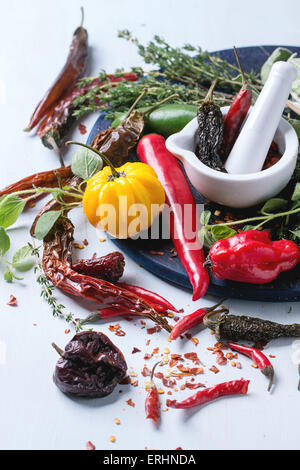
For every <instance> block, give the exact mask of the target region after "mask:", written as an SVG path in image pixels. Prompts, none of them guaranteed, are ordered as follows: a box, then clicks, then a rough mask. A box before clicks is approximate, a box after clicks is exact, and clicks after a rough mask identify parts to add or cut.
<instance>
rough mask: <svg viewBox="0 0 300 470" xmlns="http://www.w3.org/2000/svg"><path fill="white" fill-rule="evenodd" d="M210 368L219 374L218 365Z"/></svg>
mask: <svg viewBox="0 0 300 470" xmlns="http://www.w3.org/2000/svg"><path fill="white" fill-rule="evenodd" d="M209 370H211V371H212V372H213V373H214V374H218V373H219V372H220V371H219V369H218V368H217V367H216V366H212V367H211V368H210V369H209Z"/></svg>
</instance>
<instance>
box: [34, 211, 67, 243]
mask: <svg viewBox="0 0 300 470" xmlns="http://www.w3.org/2000/svg"><path fill="white" fill-rule="evenodd" d="M61 213H62V211H48V212H45V213H44V214H43V215H41V217H40V218H39V219H38V221H37V224H36V226H35V230H34V236H35V237H36V238H37V239H38V240H43V238H45V236H46V235H47V233H49V232H50V230H51V229H52V227H53V225H54V224H55V222H56V221H57V219H58V218H59V217H60V216H61Z"/></svg>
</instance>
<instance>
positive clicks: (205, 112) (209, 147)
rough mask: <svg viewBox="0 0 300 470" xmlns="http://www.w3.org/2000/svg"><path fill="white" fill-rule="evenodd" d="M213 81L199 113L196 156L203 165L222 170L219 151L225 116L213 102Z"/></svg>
mask: <svg viewBox="0 0 300 470" xmlns="http://www.w3.org/2000/svg"><path fill="white" fill-rule="evenodd" d="M215 85H216V80H214V81H213V83H212V85H211V87H210V89H209V90H208V93H207V95H206V98H205V99H204V101H203V103H202V104H201V105H200V106H199V108H198V111H197V120H198V129H197V145H196V154H197V157H198V158H199V160H201V162H202V163H204V164H205V165H207V166H209V167H210V168H212V169H214V170H219V171H221V170H222V162H221V159H220V156H219V155H218V151H219V149H220V147H221V144H222V141H223V127H224V124H223V115H222V112H221V110H220V107H219V106H218V105H216V104H215V103H214V102H213V90H214V87H215Z"/></svg>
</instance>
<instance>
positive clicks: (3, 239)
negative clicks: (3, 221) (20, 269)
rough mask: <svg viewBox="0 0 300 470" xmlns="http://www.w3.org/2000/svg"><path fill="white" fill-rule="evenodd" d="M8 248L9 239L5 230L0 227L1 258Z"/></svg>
mask: <svg viewBox="0 0 300 470" xmlns="http://www.w3.org/2000/svg"><path fill="white" fill-rule="evenodd" d="M9 248H10V239H9V236H8V235H7V233H6V231H5V229H4V228H3V227H0V255H1V256H3V255H5V253H6V252H7V251H8V250H9Z"/></svg>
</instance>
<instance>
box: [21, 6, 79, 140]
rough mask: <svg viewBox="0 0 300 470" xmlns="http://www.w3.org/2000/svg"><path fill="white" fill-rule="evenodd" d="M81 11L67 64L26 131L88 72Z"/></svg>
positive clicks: (38, 107) (37, 109)
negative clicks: (80, 18) (79, 23)
mask: <svg viewBox="0 0 300 470" xmlns="http://www.w3.org/2000/svg"><path fill="white" fill-rule="evenodd" d="M81 12H82V21H81V25H80V26H79V27H78V28H77V29H76V30H75V32H74V34H73V39H72V43H71V46H70V51H69V55H68V58H67V61H66V64H65V65H64V67H63V69H62V70H61V72H60V74H59V75H58V77H57V79H56V80H55V82H54V84H53V85H52V87H51V88H50V89H49V90H48V91H47V93H46V94H45V96H44V97H43V98H42V100H41V101H40V102H39V104H38V105H37V107H36V109H35V110H34V113H33V115H32V116H31V119H30V122H29V124H28V126H27V127H26V129H25V130H26V131H30V130H32V129H33V128H34V127H35V126H36V125H37V124H38V123H39V122H40V121H41V119H42V118H44V117H45V115H46V113H48V112H49V110H50V109H52V108H53V107H54V106H55V105H56V104H57V102H58V101H59V100H60V99H61V98H62V96H63V95H64V94H65V93H66V92H68V91H69V90H70V88H72V87H73V86H74V85H75V84H76V83H77V81H78V80H79V79H80V78H81V77H83V76H84V74H85V72H86V69H87V61H88V34H87V31H86V29H85V28H83V26H82V23H83V9H82V10H81Z"/></svg>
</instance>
